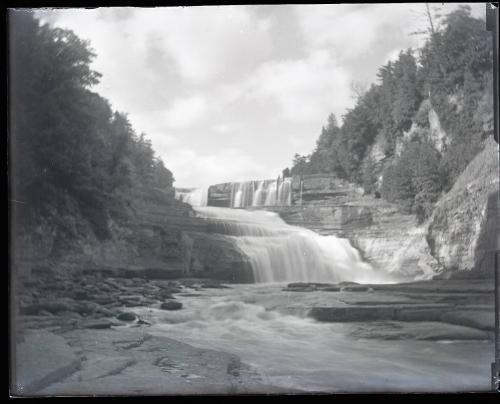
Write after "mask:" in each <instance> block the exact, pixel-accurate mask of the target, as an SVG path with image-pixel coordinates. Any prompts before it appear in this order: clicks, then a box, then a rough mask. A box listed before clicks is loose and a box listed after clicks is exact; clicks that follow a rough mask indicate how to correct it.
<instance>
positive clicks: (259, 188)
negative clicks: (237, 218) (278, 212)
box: [231, 178, 292, 208]
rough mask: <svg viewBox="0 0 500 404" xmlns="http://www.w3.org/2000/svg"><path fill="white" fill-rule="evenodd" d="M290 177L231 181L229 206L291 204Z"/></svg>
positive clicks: (245, 206)
mask: <svg viewBox="0 0 500 404" xmlns="http://www.w3.org/2000/svg"><path fill="white" fill-rule="evenodd" d="M291 201H292V179H291V178H284V179H279V178H278V179H277V180H265V181H245V182H233V183H232V185H231V207H232V208H247V207H256V206H281V205H291Z"/></svg>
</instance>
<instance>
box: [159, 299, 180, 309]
mask: <svg viewBox="0 0 500 404" xmlns="http://www.w3.org/2000/svg"><path fill="white" fill-rule="evenodd" d="M160 309H162V310H180V309H182V303H181V302H174V301H168V302H163V303H162V304H161V306H160Z"/></svg>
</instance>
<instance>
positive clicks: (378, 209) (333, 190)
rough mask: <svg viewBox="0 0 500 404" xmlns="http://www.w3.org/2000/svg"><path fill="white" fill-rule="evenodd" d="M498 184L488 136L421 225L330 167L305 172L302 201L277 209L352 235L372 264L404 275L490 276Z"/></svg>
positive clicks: (293, 219) (294, 219) (326, 230)
mask: <svg viewBox="0 0 500 404" xmlns="http://www.w3.org/2000/svg"><path fill="white" fill-rule="evenodd" d="M498 185H499V184H498V145H497V144H496V143H495V141H494V140H493V139H492V138H488V139H487V141H486V142H485V145H484V150H483V151H482V152H481V153H479V154H478V155H477V156H476V157H475V158H474V160H473V161H472V162H471V163H470V164H469V165H468V166H467V168H466V169H465V171H464V172H463V173H462V174H461V175H460V176H459V178H458V180H457V181H456V182H455V184H454V186H453V187H452V188H451V190H450V191H449V192H447V193H446V194H444V195H442V196H441V198H440V199H439V200H438V202H437V203H436V206H435V209H434V211H433V214H432V215H431V217H430V218H429V219H428V220H427V221H426V222H424V223H423V224H421V225H418V224H417V221H416V218H415V217H414V216H413V215H407V214H404V213H402V212H401V210H400V209H399V208H398V207H397V206H396V205H394V204H391V203H389V202H386V201H384V200H382V199H378V198H374V197H370V196H363V195H362V190H360V189H358V188H356V187H354V186H352V185H350V184H347V183H344V182H341V181H339V180H335V179H334V178H329V177H328V176H326V175H311V176H307V177H304V178H303V186H302V187H303V189H302V199H301V200H300V196H299V197H297V195H300V190H299V185H298V183H297V181H294V182H293V190H294V202H295V203H296V205H293V206H283V207H275V208H273V210H274V211H276V212H278V213H279V214H280V216H281V217H282V218H283V219H284V220H285V221H286V222H287V223H289V224H292V225H297V226H303V227H307V228H309V229H311V230H314V231H316V232H318V233H320V234H323V235H330V234H334V235H337V236H340V237H345V238H348V239H349V240H350V241H351V243H352V244H353V245H354V246H356V247H357V248H358V249H359V250H360V252H361V254H362V255H363V257H364V258H365V259H366V260H367V261H369V262H370V263H371V264H372V265H374V266H375V267H376V268H379V269H381V270H385V271H388V272H390V273H392V274H395V275H397V276H398V277H401V278H416V279H427V278H431V277H435V276H438V277H462V276H465V277H485V276H486V277H490V276H493V268H494V265H493V259H494V251H495V249H496V235H497V232H498V226H499V225H498ZM301 203H302V204H301Z"/></svg>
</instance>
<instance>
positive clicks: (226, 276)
mask: <svg viewBox="0 0 500 404" xmlns="http://www.w3.org/2000/svg"><path fill="white" fill-rule="evenodd" d="M174 196H175V190H174V189H173V188H168V189H163V190H162V189H157V188H151V187H147V188H146V187H143V188H135V189H134V190H133V192H132V193H130V194H127V195H124V196H123V198H124V203H126V204H127V205H128V210H127V214H125V215H121V216H116V215H115V216H113V215H111V217H112V218H110V219H108V221H107V223H106V227H107V228H108V229H109V235H108V236H107V237H105V238H103V237H98V236H97V235H96V233H95V231H94V230H93V227H92V226H91V224H90V223H89V222H88V221H87V220H86V219H84V218H83V216H82V215H81V214H80V211H79V209H78V206H76V205H73V201H72V200H68V201H67V205H68V206H69V207H67V209H66V210H65V212H66V213H64V214H61V215H59V220H57V221H54V220H53V219H52V220H48V219H46V218H44V217H39V218H38V220H37V221H38V223H37V226H36V228H35V231H32V229H30V231H26V232H23V229H22V227H21V226H16V223H15V221H14V223H13V226H12V241H13V242H12V246H11V258H12V263H13V264H14V268H15V269H16V271H17V273H19V274H20V275H28V276H29V274H30V273H31V272H32V271H42V272H44V271H57V272H73V271H77V272H78V271H80V272H81V271H86V272H94V271H97V272H102V273H105V274H115V275H116V274H119V275H123V276H130V277H132V276H138V275H139V276H145V277H148V278H164V279H169V278H178V277H186V276H192V277H208V278H216V279H223V280H230V281H238V282H251V281H252V280H253V279H252V272H251V268H250V266H249V264H248V260H247V257H246V256H245V255H244V254H243V253H242V252H241V251H240V249H239V248H238V247H237V246H236V245H235V244H234V243H233V242H232V241H231V239H229V238H225V237H221V236H220V235H217V234H212V233H211V232H210V229H209V227H208V225H207V223H206V222H205V221H204V220H203V219H202V218H199V217H196V215H195V212H194V211H193V209H192V207H191V206H190V205H188V204H186V203H182V202H180V201H178V200H176V199H175V197H174ZM21 209H22V208H18V209H17V212H15V213H16V214H18V215H21V214H22V210H21ZM14 217H15V216H14Z"/></svg>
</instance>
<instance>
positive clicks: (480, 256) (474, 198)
mask: <svg viewBox="0 0 500 404" xmlns="http://www.w3.org/2000/svg"><path fill="white" fill-rule="evenodd" d="M498 213H499V212H498V145H497V144H496V143H495V141H494V140H493V139H492V138H488V139H487V141H486V142H485V146H484V150H483V151H482V152H481V153H479V154H478V155H477V156H476V157H475V158H474V160H472V161H471V163H470V164H469V165H468V166H467V168H466V169H465V170H464V172H463V173H462V174H461V175H460V176H459V177H458V179H457V181H456V182H455V184H454V185H453V187H452V188H451V190H450V191H449V192H448V193H447V194H446V195H444V196H443V197H442V198H441V199H440V200H439V201H438V203H437V205H436V208H435V210H434V213H433V215H432V217H431V219H430V223H429V230H428V234H427V241H428V244H429V246H430V248H431V253H432V255H433V256H434V257H435V258H436V260H437V261H438V262H439V263H440V264H441V265H442V266H443V267H444V268H445V269H446V272H448V273H450V274H453V273H455V274H460V275H462V274H472V275H477V276H492V275H493V268H494V252H495V250H496V249H497V247H496V243H497V233H498V229H499V220H498Z"/></svg>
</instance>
